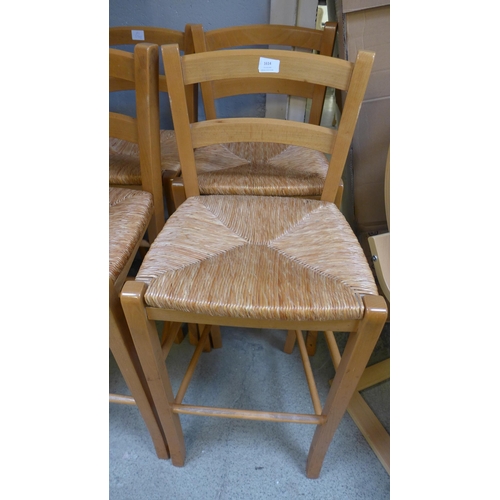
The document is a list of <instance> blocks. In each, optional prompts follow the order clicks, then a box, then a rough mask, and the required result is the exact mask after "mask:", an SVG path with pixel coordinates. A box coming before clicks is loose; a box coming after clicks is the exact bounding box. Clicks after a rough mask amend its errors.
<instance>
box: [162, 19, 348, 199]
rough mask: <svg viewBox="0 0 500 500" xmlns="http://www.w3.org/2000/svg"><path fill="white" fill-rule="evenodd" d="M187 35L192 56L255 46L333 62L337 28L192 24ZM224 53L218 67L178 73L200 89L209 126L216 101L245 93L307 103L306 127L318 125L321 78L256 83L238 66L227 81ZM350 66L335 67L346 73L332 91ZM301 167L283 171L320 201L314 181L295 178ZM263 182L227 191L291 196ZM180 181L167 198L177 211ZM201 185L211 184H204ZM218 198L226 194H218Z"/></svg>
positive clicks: (248, 156)
mask: <svg viewBox="0 0 500 500" xmlns="http://www.w3.org/2000/svg"><path fill="white" fill-rule="evenodd" d="M190 31H191V33H192V38H193V48H194V52H195V53H197V54H203V53H207V52H217V51H220V50H224V49H234V48H240V49H242V48H244V49H243V50H251V47H255V46H259V47H266V48H267V47H271V46H272V47H280V48H282V49H283V48H288V49H293V51H292V50H290V54H298V53H299V51H307V52H308V53H311V52H315V53H319V54H321V55H324V56H325V57H329V58H330V59H332V57H331V56H332V53H333V47H334V43H335V37H336V32H337V23H335V22H327V23H326V25H325V27H324V29H323V30H316V29H311V28H302V27H296V26H288V25H278V24H272V25H269V24H266V25H246V26H235V27H229V28H222V29H214V30H210V31H204V29H203V26H202V25H201V24H194V25H190ZM249 47H250V48H249ZM228 52H230V53H231V54H230V57H228V58H227V59H226V60H224V61H223V63H222V66H218V65H213V64H211V60H210V59H207V60H206V63H205V65H198V64H196V65H195V67H194V69H193V70H189V69H187V68H183V71H184V72H185V74H184V77H185V82H186V83H189V82H192V83H194V82H196V83H199V84H200V86H201V91H202V95H203V105H204V109H205V116H206V118H207V119H208V120H213V119H215V118H217V113H216V106H215V101H216V100H217V99H220V98H223V97H228V96H235V95H242V94H249V93H266V94H273V93H277V94H282V95H290V96H295V97H301V98H306V99H311V110H310V115H309V123H312V124H315V125H319V123H320V121H321V114H322V110H323V104H324V99H325V93H326V86H325V82H324V81H321V78H320V79H319V80H318V81H317V82H310V81H307V80H306V79H305V78H304V75H305V74H307V72H308V69H307V67H303V68H301V69H299V73H300V74H301V76H300V78H295V79H292V78H289V77H290V75H286V74H282V71H286V69H285V70H282V69H280V73H279V74H272V73H270V74H267V78H262V75H261V77H260V78H255V77H254V73H255V71H254V66H255V65H254V64H252V65H251V66H249V67H248V68H244V67H241V66H239V67H240V68H241V70H242V73H241V74H239V75H236V74H235V78H231V79H228V78H226V74H227V71H226V67H227V68H229V67H232V66H233V65H232V61H231V56H232V57H234V58H237V57H238V56H237V53H236V52H235V53H233V50H230V51H228ZM280 52H281V53H283V52H284V51H283V50H281V51H280ZM267 56H268V57H271V58H272V57H273V55H272V53H271V51H270V52H269V54H267ZM202 61H204V59H202ZM307 61H308V60H307V59H304V60H303V63H304V64H306V65H307V64H308V62H307ZM349 64H350V63H347V62H346V61H341V62H340V65H341V66H344V68H345V72H344V73H342V71H336V78H338V81H335V86H336V87H338V90H340V89H342V88H347V85H348V78H349V75H350V71H351V70H350V66H349ZM224 65H225V67H224ZM285 66H286V65H285ZM282 67H283V64H282ZM192 71H195V72H196V71H198V73H193V72H192ZM242 76H244V77H242ZM240 77H242V78H240ZM328 83H329V84H330V85H332V79H331V78H330V79H328ZM206 132H207V134H210V133H211V132H212V130H210V129H207V131H206ZM221 137H223V134H222V135H221ZM229 139H230V140H231V141H236V142H237V140H236V139H235V138H231V137H229ZM282 144H289V143H288V142H287V141H286V140H285V141H283V142H282ZM195 147H197V146H195ZM254 149H256V148H254ZM245 151H246V152H245V154H244V156H243V157H242V158H241V162H242V164H244V163H245V161H247V160H248V161H250V163H252V162H253V157H254V155H257V154H258V153H253V152H252V148H251V147H247V148H246V150H245ZM328 152H329V151H328ZM204 154H205V153H204ZM304 156H306V157H307V155H306V154H304ZM206 161H208V162H209V163H211V164H213V165H216V164H217V154H216V153H215V152H214V153H212V156H211V159H209V160H206V159H204V163H205V162H206ZM303 161H304V160H301V159H297V160H295V162H294V160H289V163H288V165H287V167H288V169H293V172H294V174H293V175H294V177H295V178H296V179H298V178H300V175H302V176H303V177H302V178H303V179H308V178H309V180H308V181H306V180H302V185H301V188H300V190H306V192H307V197H310V198H313V199H316V198H319V195H318V196H316V195H315V194H314V191H315V189H317V188H315V187H314V186H313V180H312V179H315V178H316V177H315V176H310V177H308V175H307V174H306V173H302V174H297V172H299V171H300V170H301V167H302V166H303ZM309 161H310V159H309ZM181 163H182V160H181ZM310 163H311V165H318V163H319V164H321V165H323V166H324V167H325V169H326V159H325V158H324V157H323V159H322V160H320V157H315V159H314V161H310ZM258 168H262V167H258ZM311 168H316V169H317V168H319V167H318V166H316V167H311ZM225 174H226V173H225V172H224V170H221V171H220V172H218V174H217V175H222V176H224V175H225ZM276 175H277V174H276V173H275V174H273V176H276ZM309 175H310V174H309ZM316 175H317V176H322V175H324V174H323V173H321V174H319V173H316ZM268 176H269V173H267V172H266V173H264V174H263V175H261V176H260V180H259V181H258V185H259V187H258V188H256V187H248V186H240V185H238V187H236V186H234V187H233V188H232V190H233V191H234V193H233V194H252V193H253V194H262V193H261V192H260V191H261V190H262V189H264V190H266V192H267V194H268V195H271V196H283V195H287V196H288V195H290V194H283V189H284V188H283V186H284V184H286V182H287V181H286V179H282V180H281V181H280V183H279V184H278V185H276V179H274V180H273V181H272V182H269V181H268V180H266V179H267V177H268ZM183 180H184V179H183V178H181V177H180V178H177V179H175V180H173V181H172V193H173V194H172V196H173V199H174V201H175V204H176V207H177V206H179V205H180V203H182V201H184V199H185V195H184V194H183V193H182V186H183ZM204 182H210V181H208V180H207V181H204ZM219 186H220V183H217V188H218V187H219ZM188 189H189V188H188ZM203 189H209V190H210V191H209V193H210V194H214V192H213V191H214V188H213V187H208V186H207V187H204V188H203ZM203 189H202V192H203V193H204V194H207V193H205V191H204V190H203ZM225 189H227V188H225ZM252 189H253V191H252ZM242 190H244V193H243V192H241V191H242ZM249 190H250V191H249ZM342 193H343V186H342V184H341V183H340V184H339V189H338V191H337V203H338V205H337V206H339V207H340V203H341V200H342ZM222 194H227V193H225V192H223V193H222ZM316 194H317V193H316ZM291 195H293V196H301V194H300V193H299V194H298V193H293V194H291Z"/></svg>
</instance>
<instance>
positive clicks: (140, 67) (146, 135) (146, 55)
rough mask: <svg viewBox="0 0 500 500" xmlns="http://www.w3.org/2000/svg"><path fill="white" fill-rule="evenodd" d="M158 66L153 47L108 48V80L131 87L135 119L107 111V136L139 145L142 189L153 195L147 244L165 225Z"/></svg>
mask: <svg viewBox="0 0 500 500" xmlns="http://www.w3.org/2000/svg"><path fill="white" fill-rule="evenodd" d="M158 65H159V59H158V46H157V45H153V44H146V43H141V44H137V45H136V46H135V48H134V53H133V54H130V53H128V52H125V51H123V50H118V49H111V48H110V49H109V75H110V77H111V78H118V79H121V80H125V81H128V82H130V83H131V84H133V85H134V88H135V96H136V118H134V117H130V116H127V115H123V114H121V113H114V112H110V113H109V134H110V137H115V138H116V139H122V140H125V141H130V142H134V143H137V144H138V145H139V161H140V167H141V180H142V189H143V190H144V191H147V192H149V193H151V194H152V195H153V202H154V214H153V217H152V218H151V222H150V224H149V227H148V238H149V239H150V242H152V241H153V240H154V238H156V235H157V234H158V233H159V231H160V230H161V228H162V227H163V224H164V223H165V214H164V210H163V190H162V182H161V172H160V117H159V100H158V99H159V98H158V74H159V73H158V67H159V66H158ZM120 187H123V186H120Z"/></svg>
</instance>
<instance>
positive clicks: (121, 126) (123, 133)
mask: <svg viewBox="0 0 500 500" xmlns="http://www.w3.org/2000/svg"><path fill="white" fill-rule="evenodd" d="M109 136H110V137H114V138H116V139H123V140H125V141H130V142H133V143H135V144H138V143H139V137H138V135H137V120H136V119H135V118H132V117H131V116H127V115H122V114H121V113H112V112H110V113H109Z"/></svg>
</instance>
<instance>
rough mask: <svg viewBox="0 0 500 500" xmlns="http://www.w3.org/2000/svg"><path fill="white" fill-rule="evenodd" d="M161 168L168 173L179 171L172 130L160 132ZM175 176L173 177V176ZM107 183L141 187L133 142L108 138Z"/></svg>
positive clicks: (137, 148) (137, 151) (135, 145)
mask: <svg viewBox="0 0 500 500" xmlns="http://www.w3.org/2000/svg"><path fill="white" fill-rule="evenodd" d="M160 145H161V168H162V171H169V173H172V172H176V173H177V175H178V174H179V172H180V170H181V166H180V163H179V154H178V153H177V144H176V142H175V133H174V131H173V130H162V131H161V132H160ZM174 176H175V175H174ZM109 183H110V184H118V185H130V186H140V185H141V166H140V162H139V146H138V145H137V144H134V143H133V142H128V141H124V140H122V139H116V138H114V137H110V138H109Z"/></svg>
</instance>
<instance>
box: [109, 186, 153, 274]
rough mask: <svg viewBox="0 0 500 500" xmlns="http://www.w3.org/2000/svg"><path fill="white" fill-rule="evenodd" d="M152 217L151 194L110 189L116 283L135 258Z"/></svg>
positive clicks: (111, 246)
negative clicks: (136, 248) (136, 247)
mask: <svg viewBox="0 0 500 500" xmlns="http://www.w3.org/2000/svg"><path fill="white" fill-rule="evenodd" d="M152 213H153V197H152V196H151V194H150V193H147V192H146V191H139V190H134V189H124V188H113V187H111V188H109V276H110V278H111V279H112V280H113V282H114V281H116V279H117V278H118V276H119V275H120V273H121V272H122V270H123V268H124V267H125V265H126V264H127V262H128V260H129V258H130V257H131V256H132V252H133V250H134V248H135V246H136V244H137V242H138V241H139V240H140V238H141V237H142V235H143V234H144V231H145V229H146V227H147V225H148V224H149V220H150V218H151V214H152Z"/></svg>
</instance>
